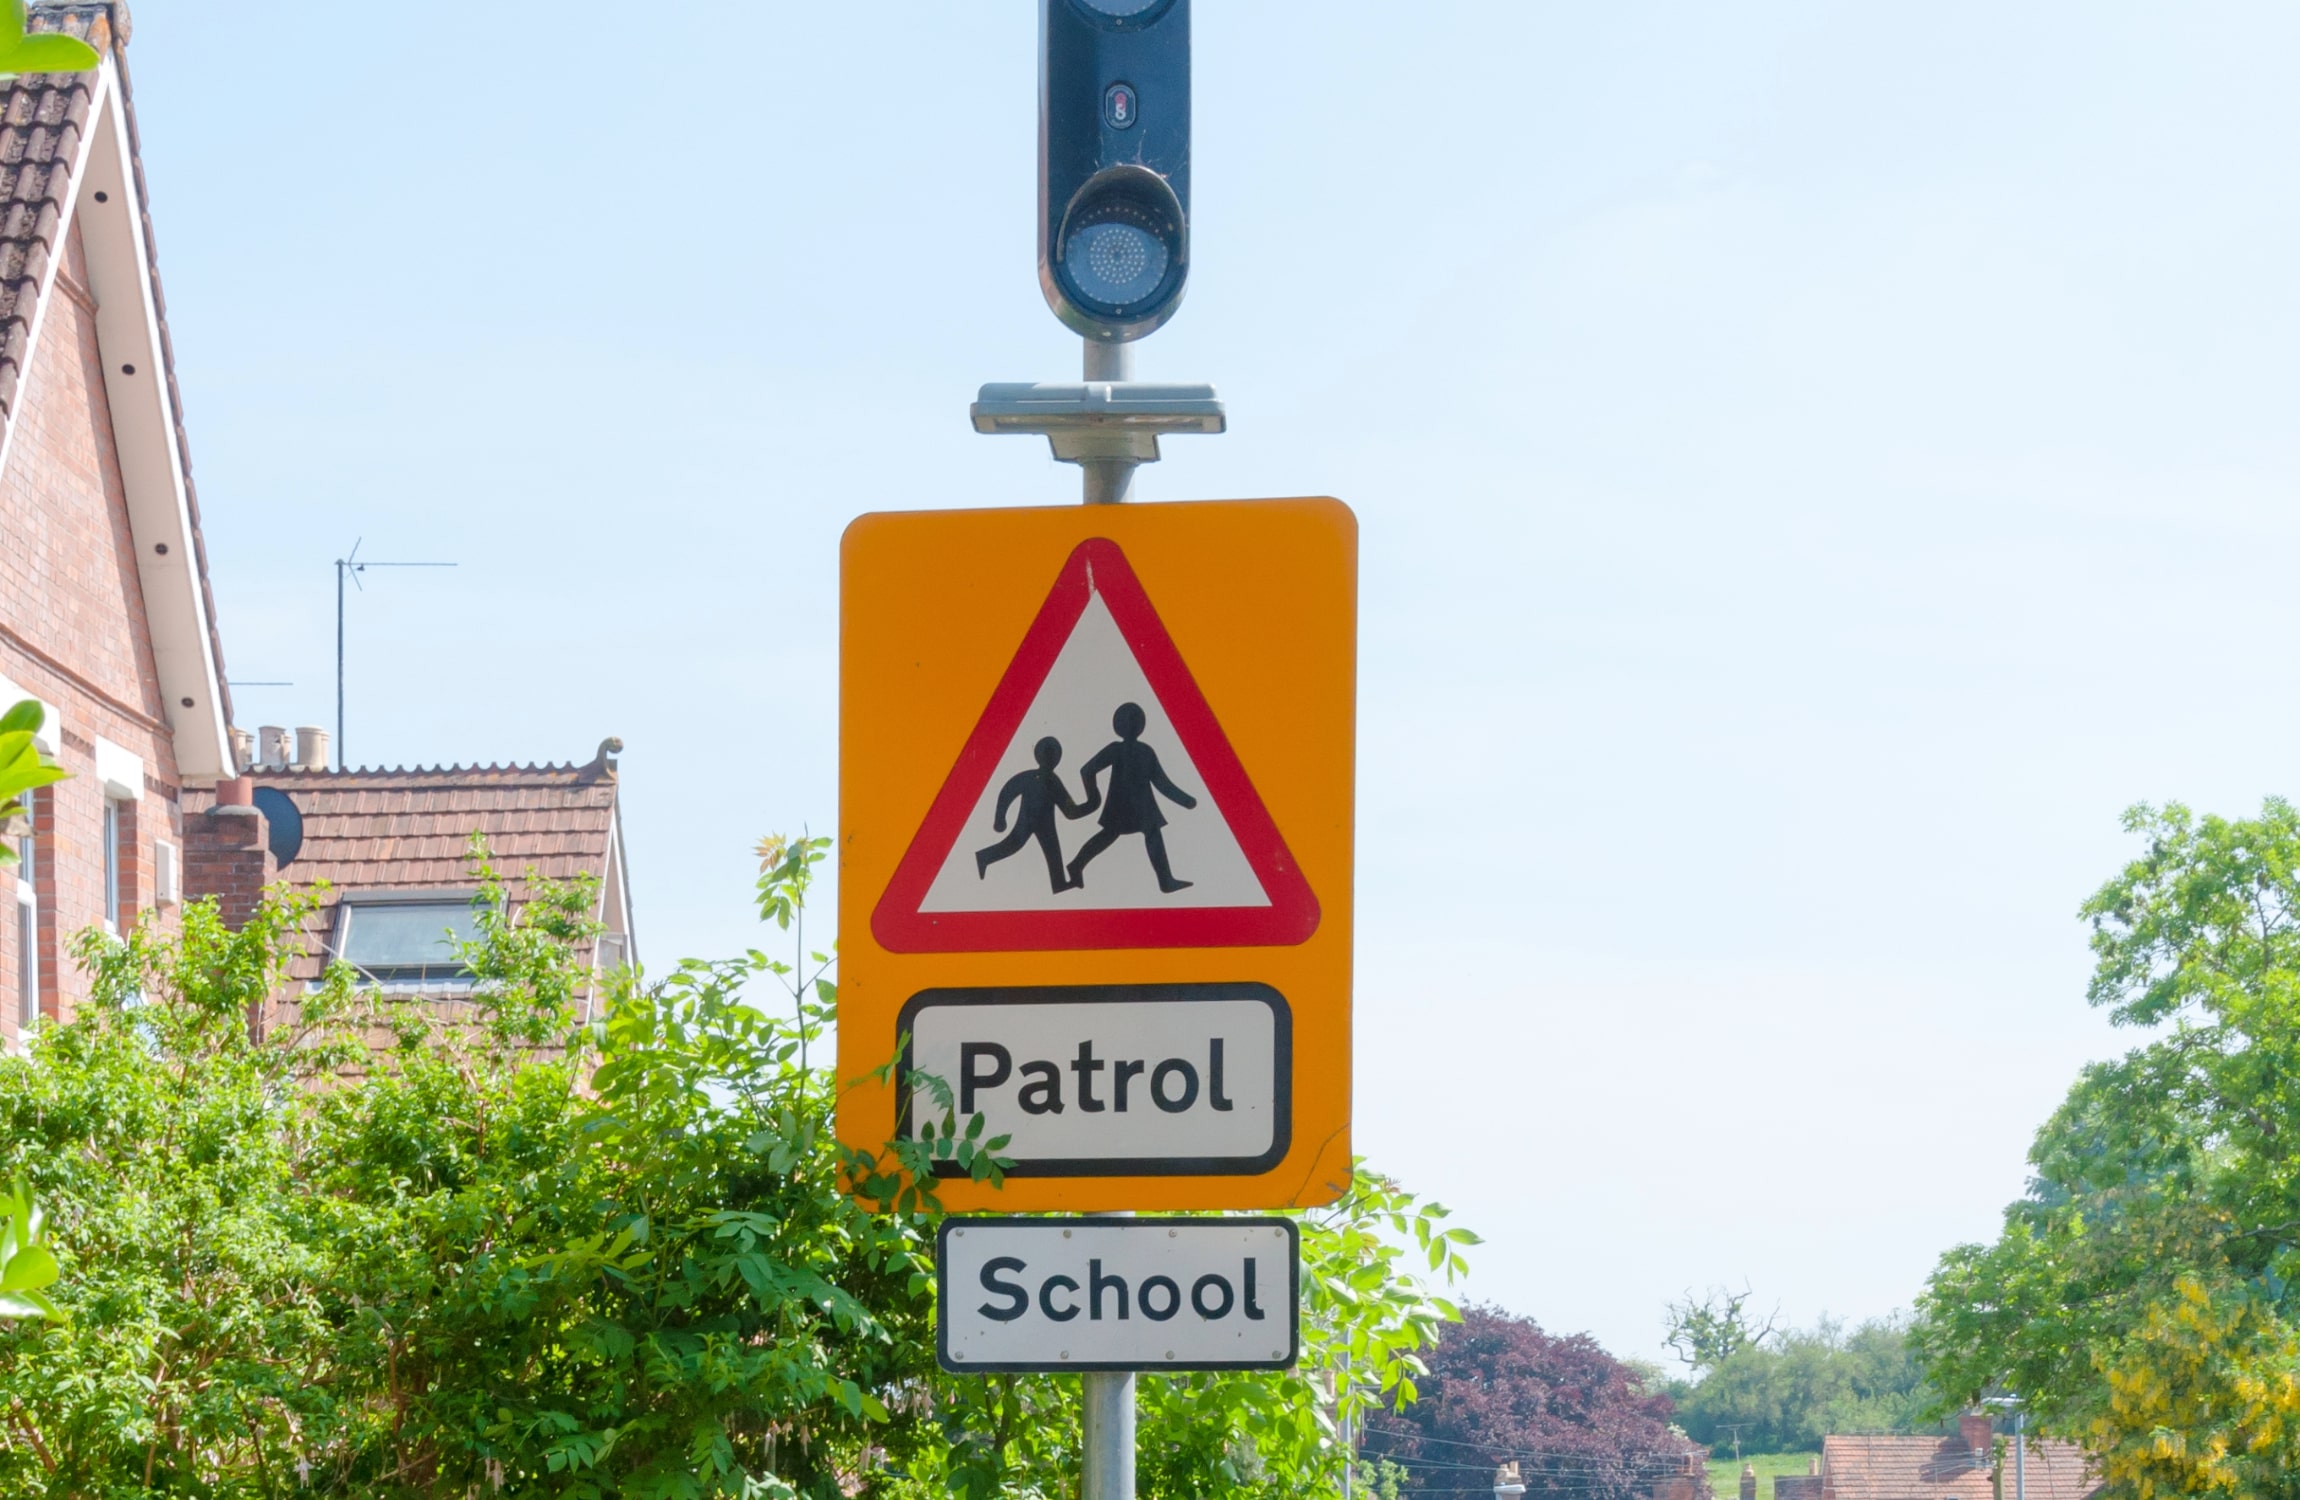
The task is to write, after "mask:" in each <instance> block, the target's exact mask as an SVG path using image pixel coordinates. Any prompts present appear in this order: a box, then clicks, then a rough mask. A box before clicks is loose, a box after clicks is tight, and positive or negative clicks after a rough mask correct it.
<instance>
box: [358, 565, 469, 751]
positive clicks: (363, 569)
mask: <svg viewBox="0 0 2300 1500" xmlns="http://www.w3.org/2000/svg"><path fill="white" fill-rule="evenodd" d="M366 540H367V538H366V537H361V538H359V539H358V541H354V542H353V543H352V544H351V551H350V552H348V553H346V554H345V555H344V556H342V557H339V558H337V559H336V560H335V768H336V769H337V770H338V771H341V770H343V769H344V768H345V767H346V766H348V765H349V764H350V761H348V760H347V759H346V758H345V757H344V753H343V581H344V579H345V578H346V577H349V578H350V579H351V585H352V587H353V588H356V589H358V590H359V591H360V592H361V593H363V594H364V593H366V592H367V585H366V584H364V583H361V582H360V581H359V575H360V574H362V573H364V572H366V571H367V570H368V569H369V568H452V567H454V566H456V565H455V564H454V563H451V562H362V561H361V560H360V556H359V548H360V543H361V542H364V541H366Z"/></svg>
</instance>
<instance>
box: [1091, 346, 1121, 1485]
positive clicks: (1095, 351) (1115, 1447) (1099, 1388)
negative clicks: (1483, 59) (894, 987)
mask: <svg viewBox="0 0 2300 1500" xmlns="http://www.w3.org/2000/svg"><path fill="white" fill-rule="evenodd" d="M1084 343H1085V345H1086V359H1085V366H1084V369H1083V370H1082V372H1081V373H1082V374H1083V375H1084V376H1085V378H1086V379H1088V380H1090V381H1091V380H1110V381H1124V380H1132V379H1133V378H1134V346H1133V345H1132V344H1131V343H1105V342H1103V341H1101V340H1098V339H1086V340H1084ZM1078 468H1079V472H1080V473H1081V474H1082V475H1083V476H1084V479H1085V500H1086V503H1087V504H1088V505H1116V504H1118V503H1119V502H1120V501H1122V500H1124V499H1125V498H1126V497H1127V496H1128V495H1130V494H1131V493H1133V490H1134V468H1135V464H1134V460H1133V459H1131V458H1103V459H1092V460H1089V461H1087V462H1085V463H1081V464H1080V465H1079V466H1078ZM1080 1378H1081V1380H1082V1381H1083V1383H1084V1386H1085V1389H1084V1391H1083V1393H1082V1400H1081V1403H1080V1404H1081V1407H1082V1411H1081V1413H1080V1415H1081V1419H1082V1420H1081V1427H1082V1433H1081V1436H1082V1437H1083V1442H1082V1443H1081V1445H1080V1446H1081V1447H1083V1448H1084V1449H1085V1453H1084V1456H1083V1470H1084V1472H1083V1474H1082V1476H1081V1479H1082V1482H1081V1484H1080V1487H1079V1494H1080V1500H1134V1417H1135V1411H1134V1372H1133V1371H1132V1370H1092V1371H1088V1372H1087V1373H1086V1374H1085V1375H1083V1376H1082V1377H1080Z"/></svg>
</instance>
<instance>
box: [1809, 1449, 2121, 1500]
mask: <svg viewBox="0 0 2300 1500" xmlns="http://www.w3.org/2000/svg"><path fill="white" fill-rule="evenodd" d="M2007 1447H2008V1450H2009V1444H2008V1445H2007ZM2012 1466H2013V1458H2012V1454H2011V1452H2010V1451H2007V1452H2006V1453H2005V1455H2004V1467H2005V1478H2004V1493H2005V1495H2006V1496H2008V1497H2009V1496H2010V1495H2011V1494H2012V1487H2013V1481H2012ZM2022 1468H2023V1474H2022V1479H2023V1481H2024V1485H2025V1488H2026V1489H2027V1492H2028V1500H2085V1497H2086V1496H2089V1495H2091V1494H2093V1493H2095V1492H2096V1491H2098V1490H2099V1488H2100V1482H2099V1481H2098V1480H2097V1479H2094V1478H2092V1477H2091V1474H2090V1470H2089V1469H2088V1468H2087V1466H2086V1463H2085V1457H2084V1453H2083V1451H2082V1450H2081V1449H2079V1448H2077V1447H2076V1445H2074V1444H2073V1443H2058V1442H2043V1443H2034V1444H2030V1445H2029V1447H2028V1451H2027V1453H2026V1455H2025V1456H2024V1458H2023V1463H2022ZM1821 1475H1822V1479H1823V1482H1824V1486H1825V1488H1824V1490H1823V1493H1824V1494H1825V1495H1826V1496H1827V1497H1828V1500H1920V1497H1921V1500H1996V1496H1997V1490H1996V1478H1995V1469H1994V1461H1993V1459H1983V1460H1982V1462H1980V1463H1978V1464H1976V1463H1974V1462H1973V1455H1972V1450H1971V1449H1969V1448H1967V1447H1966V1446H1965V1444H1964V1441H1963V1440H1962V1439H1961V1438H1953V1437H1841V1436H1835V1435H1832V1436H1830V1437H1826V1438H1823V1439H1822V1440H1821Z"/></svg>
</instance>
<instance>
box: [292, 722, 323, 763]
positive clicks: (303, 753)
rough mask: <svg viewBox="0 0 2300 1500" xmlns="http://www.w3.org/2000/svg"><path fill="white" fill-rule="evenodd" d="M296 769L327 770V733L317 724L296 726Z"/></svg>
mask: <svg viewBox="0 0 2300 1500" xmlns="http://www.w3.org/2000/svg"><path fill="white" fill-rule="evenodd" d="M295 768H296V769H297V770H299V771H324V770H326V769H327V731H326V730H324V729H322V728H320V727H319V726H318V725H317V724H298V725H297V726H296V731H295Z"/></svg>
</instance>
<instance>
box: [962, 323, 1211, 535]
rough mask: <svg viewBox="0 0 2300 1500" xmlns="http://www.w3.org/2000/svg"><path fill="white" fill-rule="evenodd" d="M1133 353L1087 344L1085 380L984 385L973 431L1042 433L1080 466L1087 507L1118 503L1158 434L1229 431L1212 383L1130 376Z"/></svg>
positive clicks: (1154, 448) (1152, 452) (1149, 458)
mask: <svg viewBox="0 0 2300 1500" xmlns="http://www.w3.org/2000/svg"><path fill="white" fill-rule="evenodd" d="M1131 353H1132V350H1131V348H1130V346H1128V345H1124V344H1118V345H1105V346H1097V345H1095V344H1093V343H1091V342H1089V343H1088V345H1087V371H1086V373H1087V375H1088V377H1089V378H1088V379H1086V380H1083V381H1071V382H1067V383H1060V384H1055V383H1036V384H1032V383H1016V382H1000V383H996V384H991V385H986V386H984V387H983V388H982V391H981V393H980V394H979V395H977V396H976V397H975V401H974V405H973V407H972V408H971V409H970V414H971V415H972V417H973V418H974V430H975V431H976V432H988V433H998V432H1021V433H1033V434H1037V435H1041V436H1043V437H1045V439H1046V440H1047V442H1048V444H1049V445H1051V446H1052V447H1053V449H1054V456H1055V457H1056V458H1058V459H1060V460H1061V461H1062V462H1064V463H1071V464H1078V465H1081V466H1082V467H1083V468H1084V469H1085V471H1086V501H1087V503H1088V504H1089V505H1095V504H1111V503H1114V502H1116V501H1119V500H1123V499H1125V498H1126V492H1127V488H1128V486H1129V484H1130V483H1131V481H1132V478H1133V473H1134V469H1135V467H1136V466H1137V465H1140V464H1154V463H1156V462H1157V461H1158V439H1159V437H1160V435H1161V434H1169V433H1186V432H1205V433H1216V432H1225V431H1227V430H1228V429H1229V418H1228V416H1227V414H1226V413H1225V412H1224V411H1223V409H1222V398H1221V397H1220V396H1219V395H1217V394H1215V391H1214V388H1213V387H1212V386H1211V385H1207V384H1204V383H1203V382H1197V383H1171V382H1162V381H1148V380H1129V379H1127V378H1126V377H1127V376H1128V375H1129V374H1130V373H1132V372H1131V370H1130V369H1129V367H1130V366H1131V365H1132V364H1133V360H1132V358H1131V357H1130V356H1131ZM1095 377H1100V378H1095Z"/></svg>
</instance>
